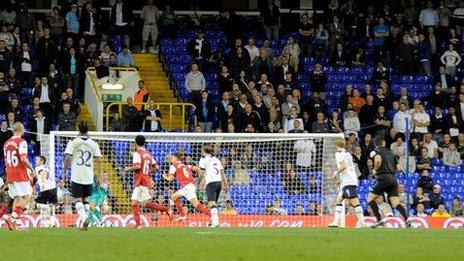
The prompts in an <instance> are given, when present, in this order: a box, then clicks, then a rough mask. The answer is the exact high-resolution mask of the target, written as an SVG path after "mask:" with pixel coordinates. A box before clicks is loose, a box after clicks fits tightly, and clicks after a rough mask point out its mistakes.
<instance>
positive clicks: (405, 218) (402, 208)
mask: <svg viewBox="0 0 464 261" xmlns="http://www.w3.org/2000/svg"><path fill="white" fill-rule="evenodd" d="M396 210H398V212H400V214H401V216H403V218H404V220H405V221H406V220H407V219H408V214H406V209H404V207H403V205H401V204H398V206H396Z"/></svg>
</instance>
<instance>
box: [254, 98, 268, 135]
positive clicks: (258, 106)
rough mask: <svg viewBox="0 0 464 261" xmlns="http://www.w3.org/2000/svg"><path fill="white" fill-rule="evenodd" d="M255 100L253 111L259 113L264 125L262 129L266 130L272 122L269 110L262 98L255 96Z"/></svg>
mask: <svg viewBox="0 0 464 261" xmlns="http://www.w3.org/2000/svg"><path fill="white" fill-rule="evenodd" d="M253 99H254V105H253V111H255V112H257V113H258V115H259V118H260V119H261V123H262V125H261V126H260V129H261V130H264V129H265V127H266V126H267V125H268V124H269V121H270V115H269V109H268V108H267V106H266V105H265V104H264V103H263V99H262V98H261V96H259V95H255V96H254V97H253Z"/></svg>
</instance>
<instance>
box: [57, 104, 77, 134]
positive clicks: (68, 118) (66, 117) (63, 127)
mask: <svg viewBox="0 0 464 261" xmlns="http://www.w3.org/2000/svg"><path fill="white" fill-rule="evenodd" d="M70 109H71V105H70V104H69V103H68V102H64V103H63V111H62V112H61V113H60V114H59V115H58V125H59V130H60V131H75V130H76V122H77V117H76V114H75V113H74V112H72V111H71V110H70Z"/></svg>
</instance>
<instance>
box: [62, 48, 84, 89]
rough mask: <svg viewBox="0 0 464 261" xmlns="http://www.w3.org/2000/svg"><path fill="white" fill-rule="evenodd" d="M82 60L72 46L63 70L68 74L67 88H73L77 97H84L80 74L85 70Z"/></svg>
mask: <svg viewBox="0 0 464 261" xmlns="http://www.w3.org/2000/svg"><path fill="white" fill-rule="evenodd" d="M82 66H83V65H82V60H81V58H80V56H79V54H78V53H76V50H75V49H74V48H71V49H70V50H69V54H67V57H66V60H65V63H64V64H63V72H64V74H65V75H66V85H67V88H72V89H73V91H74V93H75V94H76V95H77V97H84V96H83V95H82V94H83V93H82V92H81V91H80V90H79V80H80V74H81V72H82V70H83V68H82Z"/></svg>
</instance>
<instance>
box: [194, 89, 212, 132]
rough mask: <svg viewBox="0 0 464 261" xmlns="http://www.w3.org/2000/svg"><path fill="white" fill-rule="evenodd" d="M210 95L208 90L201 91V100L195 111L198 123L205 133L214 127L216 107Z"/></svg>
mask: <svg viewBox="0 0 464 261" xmlns="http://www.w3.org/2000/svg"><path fill="white" fill-rule="evenodd" d="M208 96H209V93H208V91H203V92H202V93H201V100H200V102H199V103H198V104H197V105H196V111H195V115H196V116H197V121H198V124H199V125H200V127H201V130H202V132H205V133H210V132H211V130H212V128H213V118H214V114H215V107H214V105H213V102H212V101H211V99H210V98H209V97H208Z"/></svg>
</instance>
